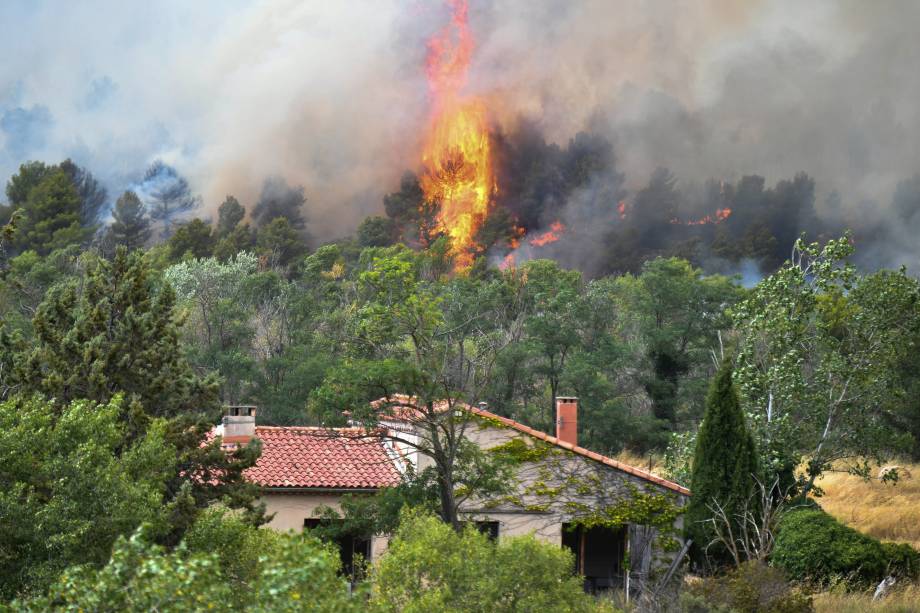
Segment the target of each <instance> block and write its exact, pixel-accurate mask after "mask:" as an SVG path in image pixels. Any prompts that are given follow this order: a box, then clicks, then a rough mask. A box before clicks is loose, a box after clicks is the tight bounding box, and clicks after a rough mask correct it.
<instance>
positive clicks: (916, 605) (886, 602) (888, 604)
mask: <svg viewBox="0 0 920 613" xmlns="http://www.w3.org/2000/svg"><path fill="white" fill-rule="evenodd" d="M814 605H815V613H918V612H920V585H917V584H914V585H909V586H906V587H905V588H903V589H901V590H898V591H895V592H894V593H891V594H889V595H888V596H887V597H886V598H884V599H883V600H880V601H878V602H873V601H872V594H861V593H852V592H851V593H842V592H841V593H838V592H825V593H823V594H817V595H816V596H815V598H814Z"/></svg>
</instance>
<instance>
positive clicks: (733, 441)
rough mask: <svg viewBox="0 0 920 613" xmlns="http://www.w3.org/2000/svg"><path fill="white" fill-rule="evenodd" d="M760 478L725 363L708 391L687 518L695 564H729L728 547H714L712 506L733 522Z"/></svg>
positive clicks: (737, 524) (755, 458)
mask: <svg viewBox="0 0 920 613" xmlns="http://www.w3.org/2000/svg"><path fill="white" fill-rule="evenodd" d="M755 476H759V461H758V457H757V451H756V448H755V446H754V438H753V437H752V436H751V433H750V431H749V430H748V427H747V423H746V421H745V416H744V412H743V411H742V410H741V403H740V402H739V400H738V393H737V392H736V390H735V388H734V386H733V385H732V367H731V364H730V362H729V361H727V360H726V361H725V362H724V363H723V364H722V366H721V368H720V369H719V372H718V373H716V376H715V378H714V379H713V381H712V383H711V384H710V386H709V393H708V395H707V396H706V413H705V415H704V416H703V423H702V425H701V426H700V431H699V435H698V436H697V439H696V450H695V451H694V454H693V471H692V476H691V480H690V489H691V491H692V493H693V495H692V496H691V498H690V502H689V503H688V505H687V513H686V515H685V517H684V522H685V524H684V525H685V529H686V533H687V536H688V537H689V538H692V539H693V542H694V551H695V557H696V559H697V561H702V560H703V557H704V552H705V555H708V557H709V558H710V559H711V560H712V561H713V562H715V563H717V564H719V563H722V562H725V561H727V559H726V556H727V554H728V552H727V550H725V549H724V547H720V546H718V545H713V546H712V547H709V549H708V551H706V548H707V546H708V545H709V544H710V543H711V542H712V539H713V537H714V536H715V533H714V531H713V529H712V525H711V524H710V523H708V521H707V520H709V519H710V518H712V515H713V514H712V511H710V508H709V507H710V505H712V504H713V502H714V501H718V503H719V504H720V505H721V506H722V507H723V508H724V509H725V512H726V515H727V516H728V517H729V518H731V519H732V520H733V521H734V525H733V527H732V529H733V530H734V531H735V534H737V528H738V527H739V525H740V520H738V518H737V515H738V514H739V513H741V511H742V508H743V507H744V504H745V503H746V502H747V501H748V500H749V499H750V498H751V494H752V493H753V491H754V488H755V486H756V483H755V481H754V477H755Z"/></svg>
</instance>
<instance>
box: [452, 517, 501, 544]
mask: <svg viewBox="0 0 920 613" xmlns="http://www.w3.org/2000/svg"><path fill="white" fill-rule="evenodd" d="M460 523H461V524H462V525H463V526H469V525H473V526H475V527H476V530H478V531H479V533H480V534H485V535H486V536H488V537H489V540H492V541H495V540H498V530H499V528H498V527H499V522H497V521H461V522H460Z"/></svg>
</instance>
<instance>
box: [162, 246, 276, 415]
mask: <svg viewBox="0 0 920 613" xmlns="http://www.w3.org/2000/svg"><path fill="white" fill-rule="evenodd" d="M176 236H178V233H177V234H176ZM258 264H259V263H258V259H257V258H256V257H255V256H254V255H252V254H249V253H240V254H237V255H236V256H235V257H234V258H233V259H231V260H228V261H227V262H219V261H218V260H216V259H215V258H203V259H197V260H196V259H193V260H189V261H184V262H180V263H178V264H175V265H174V266H170V267H169V268H168V269H167V270H166V273H165V274H164V277H165V279H166V281H167V282H168V283H169V284H170V285H171V286H172V287H174V288H175V290H176V294H177V296H178V298H179V301H180V304H181V305H182V306H186V307H187V308H188V310H189V315H188V318H187V319H186V321H185V326H184V328H185V330H186V331H187V332H188V335H187V336H186V338H187V339H188V346H189V354H190V359H192V360H193V362H194V363H195V365H196V366H197V367H199V368H201V369H202V370H205V371H210V372H217V373H219V374H220V375H221V376H222V385H221V388H222V389H221V397H222V398H223V400H224V401H225V402H227V403H239V402H241V401H242V400H243V399H242V394H243V388H244V386H245V384H246V381H247V380H251V378H252V370H253V368H254V364H253V359H252V357H251V353H252V348H251V343H252V340H253V335H254V330H253V329H252V326H251V324H250V319H251V318H252V308H251V304H250V300H249V296H248V295H247V286H248V284H249V283H251V278H252V276H253V275H254V274H255V273H256V271H257V269H258Z"/></svg>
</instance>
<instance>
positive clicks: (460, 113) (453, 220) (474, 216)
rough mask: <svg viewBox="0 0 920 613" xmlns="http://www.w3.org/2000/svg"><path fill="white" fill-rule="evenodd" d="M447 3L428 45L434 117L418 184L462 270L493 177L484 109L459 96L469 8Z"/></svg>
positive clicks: (469, 48)
mask: <svg viewBox="0 0 920 613" xmlns="http://www.w3.org/2000/svg"><path fill="white" fill-rule="evenodd" d="M448 3H449V5H450V7H451V10H452V16H451V21H450V23H449V24H448V25H447V26H445V27H444V28H443V29H442V30H441V31H440V32H439V33H438V34H436V35H435V36H433V37H432V38H431V39H430V40H429V41H428V59H427V63H426V73H427V76H428V87H429V90H430V93H431V96H432V114H431V124H430V126H429V129H428V133H427V135H426V138H425V143H424V146H423V152H422V164H423V166H424V169H425V170H424V173H423V174H422V176H421V181H420V182H421V186H422V189H423V190H424V193H425V199H426V201H428V202H436V203H438V205H439V208H438V212H437V217H436V221H437V230H439V231H440V232H442V233H443V234H446V235H447V236H449V237H450V239H451V247H452V251H453V254H454V256H455V260H456V264H457V266H458V267H460V268H465V267H468V266H469V265H470V264H472V261H473V257H474V254H475V252H476V251H477V250H478V249H479V245H478V244H477V241H476V233H477V231H478V230H479V228H480V227H481V226H482V225H483V223H484V222H485V219H486V217H487V216H488V214H489V210H490V208H491V205H492V195H493V194H494V192H495V176H494V172H493V168H492V153H491V145H490V135H489V130H488V123H487V120H486V109H485V105H484V104H483V102H482V101H481V100H479V99H477V98H469V97H464V95H463V93H462V90H463V88H464V86H465V85H466V82H467V73H468V70H469V65H470V59H471V57H472V53H473V44H474V43H473V36H472V34H471V32H470V30H469V27H468V24H467V4H466V1H465V0H449V2H448Z"/></svg>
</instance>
